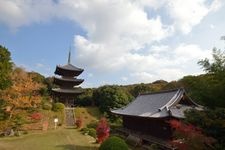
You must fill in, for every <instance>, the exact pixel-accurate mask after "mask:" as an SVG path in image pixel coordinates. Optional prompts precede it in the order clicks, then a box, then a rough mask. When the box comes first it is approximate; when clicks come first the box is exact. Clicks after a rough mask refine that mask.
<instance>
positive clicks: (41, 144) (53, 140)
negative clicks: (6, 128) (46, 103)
mask: <svg viewBox="0 0 225 150" xmlns="http://www.w3.org/2000/svg"><path fill="white" fill-rule="evenodd" d="M94 141H95V140H94V139H93V138H92V137H90V136H85V135H82V134H81V133H80V132H79V131H78V130H77V129H57V130H51V131H42V132H41V131H40V132H38V133H29V134H28V135H22V136H21V137H7V138H0V150H97V149H98V146H99V145H98V144H95V143H94Z"/></svg>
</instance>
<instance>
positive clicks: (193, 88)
mask: <svg viewBox="0 0 225 150" xmlns="http://www.w3.org/2000/svg"><path fill="white" fill-rule="evenodd" d="M199 64H200V65H201V66H202V67H203V69H204V70H205V71H206V74H203V75H200V76H186V77H184V78H182V79H181V80H180V81H179V82H181V84H182V85H183V86H184V87H185V88H186V89H187V90H188V92H189V94H190V95H191V97H192V98H193V99H195V100H197V101H198V102H199V103H201V104H203V105H205V106H207V107H210V108H215V107H225V92H224V91H225V54H224V52H221V51H220V50H216V49H213V60H212V62H210V61H209V59H208V58H206V59H204V60H201V61H199Z"/></svg>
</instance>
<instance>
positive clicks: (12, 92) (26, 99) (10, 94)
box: [1, 68, 42, 109]
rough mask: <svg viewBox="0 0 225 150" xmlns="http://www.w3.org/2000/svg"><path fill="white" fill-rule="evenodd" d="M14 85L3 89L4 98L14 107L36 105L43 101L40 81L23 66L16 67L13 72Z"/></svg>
mask: <svg viewBox="0 0 225 150" xmlns="http://www.w3.org/2000/svg"><path fill="white" fill-rule="evenodd" d="M11 80H12V83H13V85H12V86H11V87H10V88H8V89H6V90H4V91H2V94H1V96H2V99H4V100H5V101H6V102H7V104H8V105H9V106H11V108H12V109H17V108H28V107H36V106H37V105H38V104H40V103H41V97H40V95H39V93H38V90H39V89H40V88H41V87H42V85H41V84H40V83H37V82H34V81H33V80H32V78H31V76H29V75H28V73H27V72H25V71H24V70H23V69H21V68H16V69H15V70H14V71H13V73H12V74H11Z"/></svg>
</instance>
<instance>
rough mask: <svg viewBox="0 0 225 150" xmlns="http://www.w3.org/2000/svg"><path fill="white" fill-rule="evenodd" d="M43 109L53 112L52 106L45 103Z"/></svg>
mask: <svg viewBox="0 0 225 150" xmlns="http://www.w3.org/2000/svg"><path fill="white" fill-rule="evenodd" d="M42 109H44V110H51V109H52V106H51V104H48V103H44V104H43V105H42Z"/></svg>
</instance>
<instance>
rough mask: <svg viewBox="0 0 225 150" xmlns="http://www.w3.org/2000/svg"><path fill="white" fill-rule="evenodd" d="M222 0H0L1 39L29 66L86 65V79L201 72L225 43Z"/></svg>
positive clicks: (49, 70) (47, 71) (89, 83)
mask: <svg viewBox="0 0 225 150" xmlns="http://www.w3.org/2000/svg"><path fill="white" fill-rule="evenodd" d="M223 35H225V1H224V0H186V1H184V0H0V44H1V45H4V46H5V47H7V48H8V49H9V50H10V51H11V55H12V59H13V61H14V62H15V63H16V64H17V65H18V66H22V67H24V68H25V69H26V70H28V71H31V70H32V71H37V72H39V73H41V74H43V75H45V76H52V75H54V71H55V66H56V65H57V64H61V65H63V64H66V63H67V56H68V51H69V49H70V47H71V50H72V63H73V64H74V65H75V66H78V67H81V68H84V69H85V71H84V73H83V74H82V75H81V77H80V78H84V79H85V82H84V83H83V87H96V86H100V85H104V84H132V83H141V82H143V83H149V82H152V81H155V80H159V79H164V80H167V81H171V80H177V79H179V78H182V77H183V76H185V75H196V74H201V73H202V70H201V68H200V66H199V65H197V62H198V60H200V59H203V58H205V57H208V58H210V56H211V50H212V48H213V47H218V48H221V49H224V46H225V43H224V41H222V40H220V37H221V36H223Z"/></svg>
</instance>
